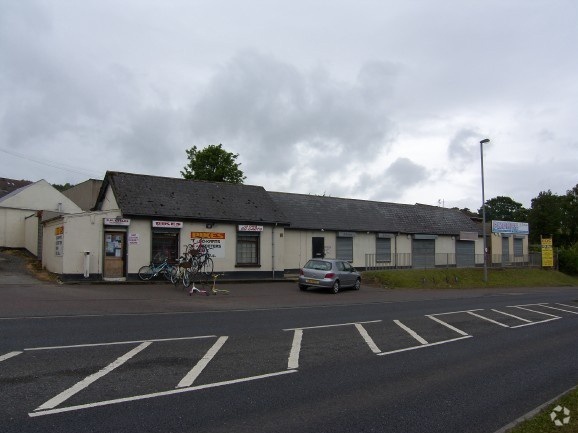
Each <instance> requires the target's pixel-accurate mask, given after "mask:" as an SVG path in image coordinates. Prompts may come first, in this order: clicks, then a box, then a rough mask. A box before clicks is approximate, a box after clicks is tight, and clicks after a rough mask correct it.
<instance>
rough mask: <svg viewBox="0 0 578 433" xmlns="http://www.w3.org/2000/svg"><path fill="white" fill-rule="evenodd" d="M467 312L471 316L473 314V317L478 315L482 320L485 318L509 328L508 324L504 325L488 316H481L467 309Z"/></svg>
mask: <svg viewBox="0 0 578 433" xmlns="http://www.w3.org/2000/svg"><path fill="white" fill-rule="evenodd" d="M468 314H470V315H472V316H474V317H479V318H480V319H483V320H487V321H488V322H491V323H494V324H496V325H498V326H501V327H503V328H509V326H508V325H504V324H503V323H500V322H498V321H496V320H493V319H490V318H489V317H485V316H482V315H481V314H477V313H474V312H472V311H468Z"/></svg>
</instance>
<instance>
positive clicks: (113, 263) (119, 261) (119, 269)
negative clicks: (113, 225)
mask: <svg viewBox="0 0 578 433" xmlns="http://www.w3.org/2000/svg"><path fill="white" fill-rule="evenodd" d="M125 262H126V232H119V231H105V232H104V268H103V278H104V279H108V280H118V279H124V278H125V277H126V274H125V269H126V267H125Z"/></svg>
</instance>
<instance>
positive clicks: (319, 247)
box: [311, 237, 325, 259]
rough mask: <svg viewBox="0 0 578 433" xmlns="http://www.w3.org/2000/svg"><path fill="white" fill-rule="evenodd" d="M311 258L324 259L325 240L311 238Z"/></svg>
mask: <svg viewBox="0 0 578 433" xmlns="http://www.w3.org/2000/svg"><path fill="white" fill-rule="evenodd" d="M311 241H312V245H311V247H312V248H311V250H312V253H313V254H312V256H313V258H317V259H322V258H324V257H325V238H321V237H314V238H311Z"/></svg>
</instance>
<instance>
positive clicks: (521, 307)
mask: <svg viewBox="0 0 578 433" xmlns="http://www.w3.org/2000/svg"><path fill="white" fill-rule="evenodd" d="M527 305H529V306H536V305H539V306H541V307H543V306H544V305H543V304H527ZM512 308H519V309H520V310H526V311H530V312H531V313H536V314H542V315H543V316H549V317H553V318H555V319H561V317H560V316H554V315H553V314H549V313H544V312H543V311H536V310H532V309H530V308H527V307H526V305H514V306H512Z"/></svg>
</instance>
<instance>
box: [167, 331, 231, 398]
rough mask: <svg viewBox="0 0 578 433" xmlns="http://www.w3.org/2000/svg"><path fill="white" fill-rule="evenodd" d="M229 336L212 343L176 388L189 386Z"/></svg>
mask: <svg viewBox="0 0 578 433" xmlns="http://www.w3.org/2000/svg"><path fill="white" fill-rule="evenodd" d="M228 338H229V337H219V339H218V340H217V341H216V342H215V344H213V346H212V347H211V348H210V349H209V350H208V351H207V353H206V354H205V356H203V357H202V358H201V359H200V361H199V362H197V364H196V365H195V366H194V367H193V368H192V369H191V371H189V372H188V373H187V374H186V375H185V377H183V378H182V379H181V381H180V382H179V384H178V385H177V388H185V387H189V386H191V385H192V384H193V382H194V381H195V379H197V377H199V374H201V373H202V371H203V370H204V369H205V367H206V366H207V365H208V364H209V362H211V360H212V359H213V358H214V357H215V355H216V354H217V352H218V351H219V350H220V349H221V347H223V344H225V341H227V339H228Z"/></svg>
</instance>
